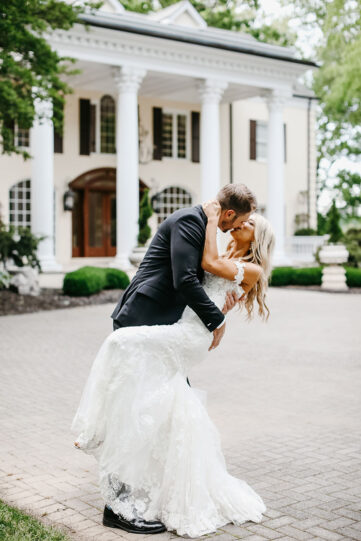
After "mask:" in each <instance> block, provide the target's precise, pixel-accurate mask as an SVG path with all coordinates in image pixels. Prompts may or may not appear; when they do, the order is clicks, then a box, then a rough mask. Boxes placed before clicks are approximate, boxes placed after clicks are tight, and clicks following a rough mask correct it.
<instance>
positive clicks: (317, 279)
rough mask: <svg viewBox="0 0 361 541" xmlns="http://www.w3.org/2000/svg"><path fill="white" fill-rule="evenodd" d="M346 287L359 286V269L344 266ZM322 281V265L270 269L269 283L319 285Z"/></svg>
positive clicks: (360, 284) (276, 285)
mask: <svg viewBox="0 0 361 541" xmlns="http://www.w3.org/2000/svg"><path fill="white" fill-rule="evenodd" d="M345 269H346V282H347V285H348V287H361V269H355V268H353V267H345ZM321 283H322V267H306V268H303V269H298V268H293V267H276V268H275V269H273V271H272V276H271V282H270V285H271V286H274V287H279V286H290V285H293V286H296V285H297V286H320V285H321Z"/></svg>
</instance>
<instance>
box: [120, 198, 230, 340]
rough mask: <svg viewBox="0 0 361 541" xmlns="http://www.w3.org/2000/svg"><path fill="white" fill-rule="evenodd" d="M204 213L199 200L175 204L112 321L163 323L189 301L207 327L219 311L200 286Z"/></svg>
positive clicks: (125, 324) (217, 321) (215, 323)
mask: <svg viewBox="0 0 361 541" xmlns="http://www.w3.org/2000/svg"><path fill="white" fill-rule="evenodd" d="M206 225H207V216H206V215H205V213H204V211H203V209H202V206H201V205H197V206H196V207H192V208H187V209H181V210H177V211H176V212H174V213H173V214H172V215H171V216H169V217H168V218H167V219H166V220H165V221H164V222H163V223H162V224H161V225H160V227H159V229H158V231H157V233H156V234H155V236H154V238H153V240H152V242H151V244H150V245H149V248H148V251H147V253H146V254H145V257H144V259H143V261H142V263H141V264H140V266H139V269H138V271H137V273H136V275H135V276H134V278H133V280H132V281H131V283H130V284H129V286H128V288H127V289H126V290H125V292H124V295H123V297H122V298H121V299H120V301H119V302H118V304H117V306H116V307H115V310H114V311H113V313H112V315H111V317H112V318H113V320H114V327H115V328H117V327H129V326H138V325H165V324H172V323H175V322H176V321H178V320H179V319H180V317H181V315H182V312H183V310H184V308H185V307H186V305H189V306H190V307H191V308H192V309H193V310H194V311H195V312H196V314H197V315H198V316H199V317H200V319H201V320H202V321H203V323H204V325H205V326H206V327H207V329H208V330H209V331H211V332H212V331H213V330H214V329H215V328H216V327H218V326H219V325H220V323H221V322H222V320H223V319H224V315H223V314H222V312H221V311H220V310H219V309H218V308H217V306H216V305H215V304H214V303H213V302H212V301H211V300H210V298H209V297H208V296H207V294H206V292H205V291H204V289H203V287H202V286H201V283H200V282H201V280H202V277H203V270H202V267H201V261H202V253H203V247H204V241H205V233H206Z"/></svg>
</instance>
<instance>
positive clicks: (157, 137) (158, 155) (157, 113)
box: [153, 107, 163, 160]
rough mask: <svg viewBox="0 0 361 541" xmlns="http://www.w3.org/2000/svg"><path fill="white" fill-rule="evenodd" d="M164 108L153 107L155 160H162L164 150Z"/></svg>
mask: <svg viewBox="0 0 361 541" xmlns="http://www.w3.org/2000/svg"><path fill="white" fill-rule="evenodd" d="M162 116H163V113H162V109H161V107H153V160H161V159H162V157H163V152H162Z"/></svg>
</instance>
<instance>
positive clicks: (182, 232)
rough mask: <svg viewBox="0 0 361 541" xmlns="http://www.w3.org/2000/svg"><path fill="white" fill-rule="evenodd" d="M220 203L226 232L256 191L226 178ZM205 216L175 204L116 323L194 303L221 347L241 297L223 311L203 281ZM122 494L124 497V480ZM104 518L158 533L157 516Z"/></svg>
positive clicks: (164, 315)
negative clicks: (227, 317) (231, 312)
mask: <svg viewBox="0 0 361 541" xmlns="http://www.w3.org/2000/svg"><path fill="white" fill-rule="evenodd" d="M217 199H218V201H219V203H220V205H221V214H220V217H219V221H218V227H219V228H220V229H221V231H223V232H224V233H225V232H226V231H230V230H231V229H236V228H238V227H240V226H241V225H242V222H245V221H247V220H248V218H249V216H250V214H252V212H254V211H255V210H256V206H257V203H256V198H255V195H254V194H253V193H252V192H251V191H250V190H249V189H248V188H247V186H245V185H244V184H227V185H226V186H224V187H223V188H222V189H221V190H220V192H219V193H218V195H217ZM206 225H207V216H206V215H205V213H204V211H203V208H202V205H197V206H195V207H192V208H186V209H181V210H177V211H176V212H174V213H173V214H172V215H171V216H169V217H168V218H167V219H166V220H165V221H164V222H163V223H162V224H161V225H160V227H159V229H158V231H157V233H156V234H155V235H154V237H153V240H152V242H151V243H150V246H149V248H148V251H147V253H146V254H145V257H144V259H143V261H142V263H141V264H140V266H139V269H138V271H137V273H136V275H135V276H134V278H133V280H132V281H131V283H130V284H129V286H128V288H127V289H126V290H125V292H124V295H123V296H122V298H121V299H120V301H119V302H118V304H117V305H116V307H115V309H114V311H113V313H112V315H111V317H112V318H113V329H114V330H116V329H118V328H120V327H129V326H138V325H167V324H168V325H170V324H172V323H175V322H176V321H178V320H179V319H180V317H181V315H182V312H183V310H184V308H185V307H186V305H188V306H190V307H191V308H192V309H193V310H194V311H195V312H196V314H197V315H198V316H199V318H200V319H201V320H202V322H203V323H204V325H205V326H206V327H207V329H208V330H209V332H212V333H213V342H212V344H211V348H210V349H213V348H215V347H217V346H218V345H219V343H220V341H221V339H222V337H223V335H224V332H225V328H226V325H225V315H224V313H223V312H227V311H228V310H230V309H231V308H233V306H234V305H235V304H236V302H237V301H238V299H237V298H234V296H231V295H229V296H228V299H227V302H226V305H225V307H224V308H223V312H221V311H220V310H219V309H218V308H217V306H216V305H215V304H214V303H213V302H212V301H211V300H210V298H209V297H208V295H207V294H206V292H205V291H204V289H203V287H202V285H201V281H202V277H203V270H202V267H201V261H202V254H203V247H204V241H205V233H206ZM119 496H120V497H124V498H126V496H127V487H126V486H125V485H123V489H122V494H120V495H119ZM103 524H104V525H106V526H111V527H116V528H121V529H123V530H126V531H128V532H133V533H144V534H148V533H149V534H151V533H159V532H163V531H165V526H164V525H163V524H162V523H161V522H159V521H153V522H149V521H145V520H143V519H142V518H139V519H137V520H136V521H127V520H125V518H123V517H121V516H120V515H116V514H115V513H113V511H112V510H111V509H110V508H108V507H105V509H104V517H103Z"/></svg>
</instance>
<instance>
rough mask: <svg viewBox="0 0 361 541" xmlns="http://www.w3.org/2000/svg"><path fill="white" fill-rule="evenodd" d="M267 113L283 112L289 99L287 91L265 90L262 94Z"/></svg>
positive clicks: (289, 94)
mask: <svg viewBox="0 0 361 541" xmlns="http://www.w3.org/2000/svg"><path fill="white" fill-rule="evenodd" d="M263 97H264V98H265V100H266V103H267V107H268V109H269V111H283V108H284V106H285V104H286V103H287V102H288V100H289V99H290V98H291V93H290V92H288V91H287V90H266V91H265V92H264V93H263Z"/></svg>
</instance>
